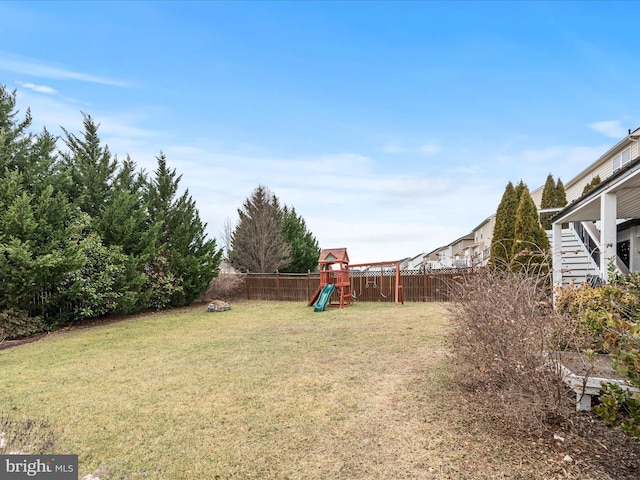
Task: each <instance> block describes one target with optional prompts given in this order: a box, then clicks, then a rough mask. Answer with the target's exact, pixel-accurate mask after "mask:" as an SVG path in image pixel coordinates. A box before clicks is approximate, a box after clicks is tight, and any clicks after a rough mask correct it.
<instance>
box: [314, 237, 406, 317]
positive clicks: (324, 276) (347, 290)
mask: <svg viewBox="0 0 640 480" xmlns="http://www.w3.org/2000/svg"><path fill="white" fill-rule="evenodd" d="M383 265H395V270H396V272H395V278H396V282H395V306H396V307H397V306H398V302H399V301H401V302H402V303H403V304H404V295H403V293H402V280H401V277H400V262H399V261H397V260H394V261H390V262H374V263H359V264H356V265H349V255H348V254H347V249H346V248H328V249H324V250H322V251H321V252H320V257H319V258H318V267H319V270H320V285H319V286H318V288H317V289H316V291H315V292H314V294H313V296H312V297H311V299H310V300H309V303H308V304H307V306H309V307H311V306H313V307H314V311H315V312H323V311H325V310H326V308H327V307H338V308H344V307H348V306H349V305H351V304H352V303H353V299H354V295H353V293H352V291H351V275H350V270H351V269H353V268H361V267H375V266H383ZM334 293H335V295H334Z"/></svg>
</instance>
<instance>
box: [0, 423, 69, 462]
mask: <svg viewBox="0 0 640 480" xmlns="http://www.w3.org/2000/svg"><path fill="white" fill-rule="evenodd" d="M58 441H59V434H58V433H57V432H56V431H55V430H54V429H53V428H52V426H51V425H50V424H49V422H47V421H46V420H34V419H31V418H26V419H18V418H16V417H15V416H14V415H10V414H7V413H2V414H0V454H7V453H10V452H19V453H26V454H29V455H42V454H46V453H60V452H56V449H57V445H58Z"/></svg>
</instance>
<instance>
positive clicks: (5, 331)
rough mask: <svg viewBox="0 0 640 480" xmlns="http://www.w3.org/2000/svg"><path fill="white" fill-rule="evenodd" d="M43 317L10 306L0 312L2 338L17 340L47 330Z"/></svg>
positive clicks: (0, 334) (0, 335) (0, 336)
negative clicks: (33, 315) (31, 315)
mask: <svg viewBox="0 0 640 480" xmlns="http://www.w3.org/2000/svg"><path fill="white" fill-rule="evenodd" d="M46 329H47V327H46V325H45V324H44V322H43V321H42V318H41V317H30V316H29V314H28V313H27V312H26V311H24V310H18V309H17V308H9V309H7V310H3V311H2V312H0V340H4V339H6V340H15V339H19V338H25V337H30V336H32V335H35V334H37V333H41V332H44V331H46Z"/></svg>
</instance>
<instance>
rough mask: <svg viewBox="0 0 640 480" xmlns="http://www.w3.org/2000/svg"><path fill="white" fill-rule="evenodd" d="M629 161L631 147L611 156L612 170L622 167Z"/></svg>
mask: <svg viewBox="0 0 640 480" xmlns="http://www.w3.org/2000/svg"><path fill="white" fill-rule="evenodd" d="M630 161H631V147H629V148H625V149H624V150H623V151H622V152H621V153H619V154H618V155H616V156H615V157H613V171H614V172H615V171H616V170H618V169H620V168H622V167H624V166H625V165H626V164H627V163H629V162H630Z"/></svg>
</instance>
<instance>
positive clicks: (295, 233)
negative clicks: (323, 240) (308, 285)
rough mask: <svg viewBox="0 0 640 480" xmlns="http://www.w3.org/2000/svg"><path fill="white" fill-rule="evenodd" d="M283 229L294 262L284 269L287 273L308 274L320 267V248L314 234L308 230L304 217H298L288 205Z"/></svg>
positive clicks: (283, 214) (284, 215) (283, 213)
mask: <svg viewBox="0 0 640 480" xmlns="http://www.w3.org/2000/svg"><path fill="white" fill-rule="evenodd" d="M282 228H283V232H284V238H285V240H286V241H287V242H288V243H289V245H290V246H291V258H292V259H293V262H292V263H290V264H289V265H288V266H286V267H284V268H283V271H285V272H294V273H306V272H308V271H310V270H315V269H316V267H317V266H318V257H319V256H320V247H318V241H317V240H316V239H315V237H314V236H313V234H312V233H311V232H310V231H308V230H307V225H306V223H305V221H304V218H302V216H298V214H297V213H296V210H295V208H291V209H289V208H288V207H287V206H286V205H285V206H284V208H283V209H282Z"/></svg>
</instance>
